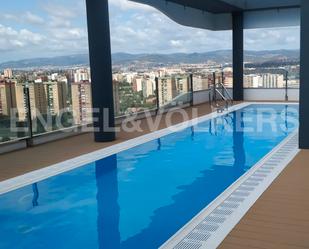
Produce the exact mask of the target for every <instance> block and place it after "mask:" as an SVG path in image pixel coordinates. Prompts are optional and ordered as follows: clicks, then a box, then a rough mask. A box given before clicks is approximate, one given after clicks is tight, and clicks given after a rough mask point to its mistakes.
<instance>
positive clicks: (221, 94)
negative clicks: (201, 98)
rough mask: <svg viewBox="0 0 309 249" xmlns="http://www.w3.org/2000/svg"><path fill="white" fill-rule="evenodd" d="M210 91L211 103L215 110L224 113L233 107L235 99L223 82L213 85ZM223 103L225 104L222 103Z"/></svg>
mask: <svg viewBox="0 0 309 249" xmlns="http://www.w3.org/2000/svg"><path fill="white" fill-rule="evenodd" d="M210 89H211V91H210V92H209V101H210V105H211V108H212V109H213V110H216V111H217V112H218V113H222V112H224V111H225V110H228V109H229V107H230V106H231V105H233V99H232V97H231V95H230V93H229V92H228V90H227V89H226V87H225V86H224V85H223V83H222V82H219V83H215V84H213V85H212V86H211V87H210ZM222 101H223V104H222V103H221V102H222Z"/></svg>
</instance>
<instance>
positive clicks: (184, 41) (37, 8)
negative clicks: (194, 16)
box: [0, 0, 299, 62]
mask: <svg viewBox="0 0 309 249" xmlns="http://www.w3.org/2000/svg"><path fill="white" fill-rule="evenodd" d="M3 9H5V11H3V12H2V13H1V14H0V17H1V22H0V52H1V57H0V62H4V61H11V60H20V59H28V58H38V57H53V56H61V55H68V54H79V53H85V52H87V51H88V45H87V44H88V42H87V28H86V15H85V3H84V0H78V1H73V0H67V1H62V0H50V1H48V2H46V1H42V0H29V1H27V3H20V1H17V0H12V1H9V2H6V3H5V8H3ZM110 23H111V43H112V52H113V53H117V52H128V53H134V54H136V53H145V52H147V53H154V52H157V53H163V54H164V53H176V52H185V53H192V52H207V51H213V50H220V49H230V48H231V45H232V42H231V39H232V32H231V31H222V32H221V31H220V32H214V31H207V30H201V29H195V28H189V27H183V26H181V25H179V24H177V23H175V22H173V21H172V20H170V19H169V18H168V17H166V16H165V15H163V14H162V13H160V12H159V11H157V10H155V9H153V8H151V7H146V6H144V5H141V4H135V3H132V2H129V1H127V0H111V1H110ZM169 30H174V32H172V33H171V32H168V31H169ZM188 37H189V39H188ZM128 41H130V42H128ZM264 47H267V48H269V49H270V50H275V49H281V48H286V49H298V48H299V28H298V27H292V28H282V29H262V30H247V31H246V32H245V48H246V49H248V50H261V49H263V48H264Z"/></svg>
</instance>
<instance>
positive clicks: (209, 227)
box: [196, 223, 219, 232]
mask: <svg viewBox="0 0 309 249" xmlns="http://www.w3.org/2000/svg"><path fill="white" fill-rule="evenodd" d="M218 228H219V226H218V225H217V224H207V223H201V224H199V225H198V226H197V227H196V229H197V230H199V231H200V230H201V231H205V232H214V231H216V230H217V229H218Z"/></svg>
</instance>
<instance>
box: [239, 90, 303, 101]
mask: <svg viewBox="0 0 309 249" xmlns="http://www.w3.org/2000/svg"><path fill="white" fill-rule="evenodd" d="M288 97H289V100H290V101H299V89H288ZM244 100H245V101H271V100H273V101H284V100H285V89H265V88H263V89H255V88H246V89H244Z"/></svg>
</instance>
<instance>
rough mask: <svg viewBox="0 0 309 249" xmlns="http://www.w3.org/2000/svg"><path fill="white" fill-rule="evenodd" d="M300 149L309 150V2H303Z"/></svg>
mask: <svg viewBox="0 0 309 249" xmlns="http://www.w3.org/2000/svg"><path fill="white" fill-rule="evenodd" d="M300 29H301V36H300V99H299V123H300V124H299V125H300V126H299V147H300V148H301V149H309V70H308V68H309V1H308V0H302V1H301V28H300Z"/></svg>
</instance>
